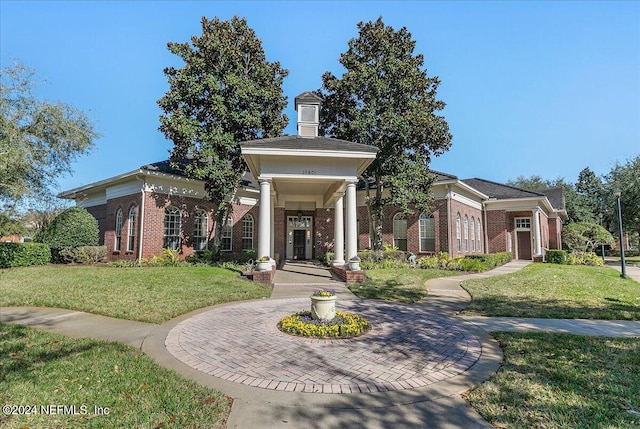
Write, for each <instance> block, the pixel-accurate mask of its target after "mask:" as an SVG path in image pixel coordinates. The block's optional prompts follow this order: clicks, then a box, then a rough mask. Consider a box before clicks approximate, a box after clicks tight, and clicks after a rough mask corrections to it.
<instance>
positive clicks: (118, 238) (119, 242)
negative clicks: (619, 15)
mask: <svg viewBox="0 0 640 429" xmlns="http://www.w3.org/2000/svg"><path fill="white" fill-rule="evenodd" d="M122 224H123V218H122V209H118V211H117V212H116V243H115V246H114V250H116V251H120V249H121V248H122Z"/></svg>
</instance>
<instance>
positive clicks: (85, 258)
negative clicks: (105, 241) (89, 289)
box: [58, 246, 107, 264]
mask: <svg viewBox="0 0 640 429" xmlns="http://www.w3.org/2000/svg"><path fill="white" fill-rule="evenodd" d="M58 257H59V258H60V261H61V262H64V263H68V264H97V263H98V262H103V261H104V260H105V258H106V257H107V247H106V246H80V247H70V248H66V249H62V250H60V252H59V253H58Z"/></svg>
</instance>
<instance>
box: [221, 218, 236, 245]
mask: <svg viewBox="0 0 640 429" xmlns="http://www.w3.org/2000/svg"><path fill="white" fill-rule="evenodd" d="M232 224H233V220H232V219H231V218H228V219H227V221H226V222H225V224H224V226H223V227H222V239H221V240H220V241H221V243H220V244H221V246H222V249H221V250H223V251H225V252H230V251H231V250H232V249H231V235H232V234H233V225H232Z"/></svg>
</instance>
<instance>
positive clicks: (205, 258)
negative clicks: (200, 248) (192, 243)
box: [184, 250, 213, 265]
mask: <svg viewBox="0 0 640 429" xmlns="http://www.w3.org/2000/svg"><path fill="white" fill-rule="evenodd" d="M212 259H213V252H212V251H211V250H205V251H204V252H196V253H193V254H191V255H189V256H187V257H186V258H184V261H185V262H187V263H189V264H194V265H196V264H210V263H211V261H212Z"/></svg>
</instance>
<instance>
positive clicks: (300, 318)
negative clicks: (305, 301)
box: [278, 311, 370, 338]
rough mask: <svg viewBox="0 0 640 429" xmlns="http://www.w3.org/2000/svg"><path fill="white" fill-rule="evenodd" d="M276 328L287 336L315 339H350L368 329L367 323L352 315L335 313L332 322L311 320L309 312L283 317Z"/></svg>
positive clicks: (362, 318) (361, 318)
mask: <svg viewBox="0 0 640 429" xmlns="http://www.w3.org/2000/svg"><path fill="white" fill-rule="evenodd" d="M278 328H279V329H280V330H281V331H282V332H286V333H288V334H293V335H299V336H301V337H315V338H351V337H356V336H358V335H360V334H362V333H363V332H366V331H368V330H369V329H370V325H369V322H367V320H366V319H365V318H364V317H362V316H358V315H356V314H352V313H344V312H340V311H336V316H335V318H334V319H332V320H313V319H311V312H310V311H301V312H300V313H296V314H292V315H289V316H286V317H284V318H283V319H282V320H281V321H280V322H279V323H278Z"/></svg>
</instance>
